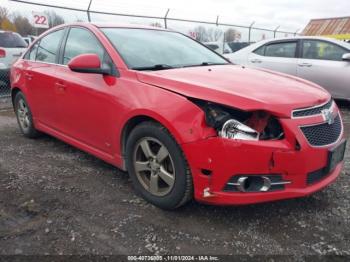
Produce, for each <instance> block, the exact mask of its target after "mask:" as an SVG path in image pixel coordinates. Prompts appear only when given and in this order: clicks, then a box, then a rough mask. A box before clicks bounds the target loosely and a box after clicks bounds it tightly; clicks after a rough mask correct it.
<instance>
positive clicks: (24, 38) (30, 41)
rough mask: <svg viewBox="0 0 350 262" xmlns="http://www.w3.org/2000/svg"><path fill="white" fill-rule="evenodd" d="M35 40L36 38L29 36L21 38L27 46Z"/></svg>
mask: <svg viewBox="0 0 350 262" xmlns="http://www.w3.org/2000/svg"><path fill="white" fill-rule="evenodd" d="M35 38H36V37H34V36H32V35H30V36H26V37H23V40H24V41H26V43H27V45H28V46H29V45H30V44H31V43H32V42H33V41H34V40H35Z"/></svg>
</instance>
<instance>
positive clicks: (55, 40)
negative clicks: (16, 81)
mask: <svg viewBox="0 0 350 262" xmlns="http://www.w3.org/2000/svg"><path fill="white" fill-rule="evenodd" d="M64 32H65V29H59V30H56V31H54V32H51V33H49V34H48V35H46V36H44V37H43V38H42V39H41V40H40V41H39V42H37V43H36V44H34V46H33V47H32V48H31V50H29V52H28V53H27V54H26V56H25V59H26V60H27V61H26V62H27V63H25V64H26V67H25V69H24V74H25V78H26V80H25V81H26V87H27V98H28V100H29V103H30V106H31V109H32V111H33V115H34V116H35V118H36V120H37V121H38V122H39V123H40V124H43V125H45V126H48V127H50V128H53V129H56V128H57V116H58V115H57V114H58V111H59V110H60V109H59V108H57V93H56V89H55V82H56V80H55V72H56V68H57V66H58V63H57V62H58V52H59V47H60V44H61V41H62V39H63V35H64Z"/></svg>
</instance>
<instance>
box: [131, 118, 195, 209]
mask: <svg viewBox="0 0 350 262" xmlns="http://www.w3.org/2000/svg"><path fill="white" fill-rule="evenodd" d="M126 157H127V159H126V160H127V168H128V171H129V175H130V177H131V179H132V182H133V184H134V188H135V190H136V191H137V192H138V193H140V194H141V195H142V197H143V198H144V199H146V200H147V201H149V202H150V203H152V204H154V205H156V206H158V207H160V208H164V209H174V208H177V207H179V206H181V205H183V204H185V203H186V202H187V201H189V200H190V199H191V198H192V187H193V186H192V176H191V174H190V171H189V168H188V165H187V162H186V159H185V157H184V155H183V153H182V151H181V148H180V147H179V145H178V144H177V143H176V141H175V140H174V138H173V137H172V136H171V134H170V133H169V132H168V131H167V130H166V129H165V128H164V127H163V126H161V125H159V124H156V123H153V122H145V123H142V124H140V125H138V126H136V127H135V128H134V129H133V130H132V132H131V134H130V136H129V138H128V141H127V145H126Z"/></svg>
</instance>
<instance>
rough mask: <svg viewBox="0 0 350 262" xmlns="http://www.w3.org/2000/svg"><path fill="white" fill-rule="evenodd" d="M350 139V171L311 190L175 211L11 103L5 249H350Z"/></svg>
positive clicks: (5, 136)
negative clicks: (31, 135)
mask: <svg viewBox="0 0 350 262" xmlns="http://www.w3.org/2000/svg"><path fill="white" fill-rule="evenodd" d="M346 107H348V108H349V105H346ZM343 113H344V121H345V128H346V130H347V132H348V133H349V130H350V111H349V110H347V109H345V108H343ZM349 145H350V143H348V148H347V152H346V163H345V169H344V171H343V174H342V175H341V176H340V178H339V179H338V180H337V181H336V182H335V183H334V184H332V185H331V186H330V187H328V188H327V189H326V190H324V191H322V192H319V193H316V194H315V195H313V196H311V197H308V198H302V199H294V200H287V201H280V202H274V203H266V204H259V205H251V206H242V207H214V206H206V205H201V204H198V203H190V204H188V205H187V206H185V207H183V208H181V209H179V210H176V211H173V212H167V211H163V210H160V209H157V208H155V207H153V206H151V205H149V204H147V203H146V202H145V201H144V200H142V199H140V198H139V197H137V196H136V195H135V194H134V192H133V190H132V185H131V182H130V180H129V178H128V175H127V174H126V173H124V172H121V171H120V170H118V169H116V168H114V167H112V166H110V165H108V164H106V163H104V162H102V161H100V160H98V159H96V158H95V157H93V156H90V155H88V154H86V153H84V152H81V151H79V150H77V149H75V148H73V147H71V146H69V145H67V144H64V143H62V142H60V141H58V140H56V139H54V138H52V137H48V136H44V137H42V138H40V139H36V140H30V139H26V138H24V137H22V135H21V134H20V133H19V130H18V128H17V123H16V120H15V117H14V115H13V113H12V111H4V110H3V111H1V112H0V255H1V254H2V255H5V254H105V255H108V254H265V255H266V254H293V255H298V256H300V255H314V254H344V255H350V150H349V149H350V147H349Z"/></svg>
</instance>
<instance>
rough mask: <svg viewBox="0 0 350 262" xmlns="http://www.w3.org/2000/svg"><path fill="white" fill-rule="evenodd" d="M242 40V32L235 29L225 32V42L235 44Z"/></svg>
mask: <svg viewBox="0 0 350 262" xmlns="http://www.w3.org/2000/svg"><path fill="white" fill-rule="evenodd" d="M240 39H241V32H239V31H238V30H236V29H234V28H229V29H227V30H226V31H225V42H235V41H237V40H238V41H239V40H240Z"/></svg>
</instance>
